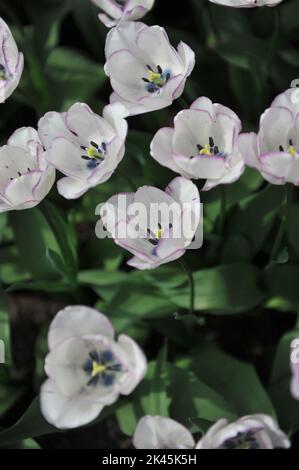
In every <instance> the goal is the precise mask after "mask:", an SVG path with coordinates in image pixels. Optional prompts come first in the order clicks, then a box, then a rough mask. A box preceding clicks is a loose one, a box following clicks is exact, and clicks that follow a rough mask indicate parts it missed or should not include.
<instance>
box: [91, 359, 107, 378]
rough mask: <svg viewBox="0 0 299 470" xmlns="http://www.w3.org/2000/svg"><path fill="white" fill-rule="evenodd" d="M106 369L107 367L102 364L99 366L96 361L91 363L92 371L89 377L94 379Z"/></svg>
mask: <svg viewBox="0 0 299 470" xmlns="http://www.w3.org/2000/svg"><path fill="white" fill-rule="evenodd" d="M106 369H107V366H105V365H103V364H99V363H98V362H97V361H93V362H92V371H91V377H96V376H97V375H100V374H102V373H103V372H105V371H106Z"/></svg>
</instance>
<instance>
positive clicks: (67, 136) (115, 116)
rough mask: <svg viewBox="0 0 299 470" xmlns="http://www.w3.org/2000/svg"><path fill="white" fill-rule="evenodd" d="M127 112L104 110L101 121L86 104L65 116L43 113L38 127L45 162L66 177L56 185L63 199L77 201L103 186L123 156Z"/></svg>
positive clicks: (118, 107)
mask: <svg viewBox="0 0 299 470" xmlns="http://www.w3.org/2000/svg"><path fill="white" fill-rule="evenodd" d="M125 115H126V111H125V109H124V107H123V106H122V105H121V104H120V103H115V104H113V105H108V106H106V107H105V108H104V111H103V117H101V116H98V115H97V114H95V113H94V112H93V111H92V110H91V109H90V108H89V106H87V104H84V103H76V104H74V105H73V106H71V108H70V109H69V110H68V111H67V112H66V113H57V112H49V113H46V114H45V116H44V117H43V118H41V119H40V121H39V123H38V131H39V135H40V138H41V140H42V142H43V144H44V147H45V148H46V150H47V152H46V158H47V160H48V162H49V163H50V164H51V165H53V167H55V168H57V169H58V170H59V171H60V172H61V173H63V174H64V175H66V176H65V177H64V178H62V179H60V180H59V181H58V183H57V188H58V192H59V193H60V194H61V195H62V196H63V197H65V198H66V199H76V198H79V197H80V196H82V195H83V194H84V193H86V192H87V191H88V190H89V189H90V188H93V187H95V186H97V185H99V184H102V183H105V182H106V181H107V180H108V179H109V178H110V177H111V176H112V174H113V173H114V171H115V169H116V168H117V166H118V164H119V163H120V161H121V160H122V158H123V156H124V153H125V140H126V136H127V130H128V126H127V122H126V120H125V119H124V117H125Z"/></svg>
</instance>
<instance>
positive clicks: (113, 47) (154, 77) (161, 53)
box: [105, 22, 195, 116]
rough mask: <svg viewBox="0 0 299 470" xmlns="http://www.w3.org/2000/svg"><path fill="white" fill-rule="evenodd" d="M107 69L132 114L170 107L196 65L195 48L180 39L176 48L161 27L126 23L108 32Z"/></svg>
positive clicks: (118, 95)
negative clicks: (193, 49)
mask: <svg viewBox="0 0 299 470" xmlns="http://www.w3.org/2000/svg"><path fill="white" fill-rule="evenodd" d="M105 54H106V60H107V62H106V64H105V71H106V74H107V75H108V76H109V77H110V81H111V85H112V88H113V90H114V93H113V94H112V95H111V97H110V101H111V102H116V101H120V102H122V103H123V104H124V105H125V106H126V108H127V110H128V113H129V115H131V116H134V115H137V114H142V113H147V112H150V111H155V110H158V109H162V108H166V107H167V106H170V105H171V104H172V102H173V101H174V100H176V99H177V98H179V97H180V96H181V95H182V93H183V91H184V88H185V83H186V80H187V78H188V77H189V75H190V74H191V72H192V70H193V68H194V65H195V55H194V52H193V51H192V49H191V48H190V47H189V46H187V45H186V44H185V43H183V42H180V44H179V45H178V48H177V50H176V49H174V48H173V47H172V46H171V44H170V42H169V39H168V36H167V34H166V32H165V30H164V29H163V28H161V27H160V26H147V25H145V24H144V23H139V22H124V23H121V24H120V25H119V26H118V27H116V28H113V29H112V30H111V31H109V33H108V35H107V39H106V46H105Z"/></svg>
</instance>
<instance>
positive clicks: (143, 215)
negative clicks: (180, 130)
mask: <svg viewBox="0 0 299 470" xmlns="http://www.w3.org/2000/svg"><path fill="white" fill-rule="evenodd" d="M119 196H122V197H125V204H124V207H123V206H122V205H121V204H120V202H119V200H120V198H119ZM135 204H137V205H138V206H139V207H140V206H141V208H142V209H144V211H143V212H139V213H138V211H137V213H136V212H135V210H134V211H133V210H130V208H132V207H134V205H135ZM200 206H201V205H200V196H199V191H198V189H197V187H196V186H195V185H194V184H193V183H192V181H190V180H188V179H186V178H183V177H177V178H175V179H174V180H173V181H172V182H171V183H170V184H169V185H168V186H167V188H166V189H165V191H162V190H161V189H158V188H155V187H152V186H143V187H141V188H139V189H138V190H137V191H136V193H124V194H118V195H115V196H113V197H112V198H110V199H109V200H108V201H107V202H106V203H105V204H104V205H103V206H102V208H101V215H102V219H101V221H102V223H103V225H104V227H105V228H106V230H107V231H108V233H109V234H110V235H111V236H112V238H113V239H114V241H115V243H116V244H117V245H119V246H121V247H122V248H124V249H125V250H128V251H129V252H130V253H132V254H133V255H134V257H133V258H132V259H131V260H129V261H128V265H129V266H132V267H134V268H137V269H141V270H144V269H155V268H157V267H159V266H161V265H162V264H165V263H169V262H171V261H175V260H177V259H179V258H181V257H182V256H183V255H184V254H185V252H186V250H187V249H188V248H189V247H190V246H191V244H192V242H193V241H194V240H197V239H199V240H200V241H201V240H202V239H201V232H202V214H201V207H200ZM158 207H161V208H162V209H164V210H162V211H161V213H160V214H158V217H157V218H155V217H151V214H152V213H153V212H154V210H153V208H154V209H155V208H158ZM165 209H166V210H165ZM133 212H135V215H133ZM169 215H170V217H169ZM189 221H191V223H189ZM133 225H134V227H138V228H139V231H138V233H137V232H136V236H135V233H134V234H133V236H132V235H131V233H132V232H131V227H132V226H133ZM187 227H188V229H187V230H186V228H187ZM200 245H201V243H200ZM199 247H200V246H199Z"/></svg>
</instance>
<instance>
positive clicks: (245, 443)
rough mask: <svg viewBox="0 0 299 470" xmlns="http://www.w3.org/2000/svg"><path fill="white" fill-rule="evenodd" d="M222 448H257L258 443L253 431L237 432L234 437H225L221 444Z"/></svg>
mask: <svg viewBox="0 0 299 470" xmlns="http://www.w3.org/2000/svg"><path fill="white" fill-rule="evenodd" d="M222 448H224V449H258V448H259V445H258V442H257V441H256V438H255V432H254V431H247V432H244V433H242V432H239V433H238V434H237V435H236V436H235V437H232V438H230V439H227V440H226V441H225V442H224V444H223V445H222Z"/></svg>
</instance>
